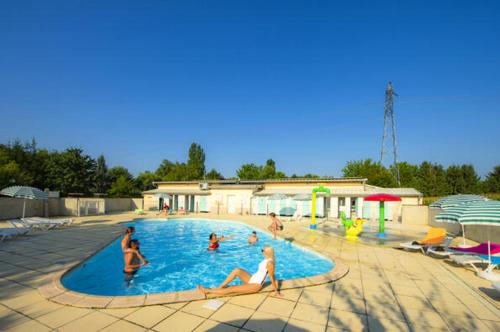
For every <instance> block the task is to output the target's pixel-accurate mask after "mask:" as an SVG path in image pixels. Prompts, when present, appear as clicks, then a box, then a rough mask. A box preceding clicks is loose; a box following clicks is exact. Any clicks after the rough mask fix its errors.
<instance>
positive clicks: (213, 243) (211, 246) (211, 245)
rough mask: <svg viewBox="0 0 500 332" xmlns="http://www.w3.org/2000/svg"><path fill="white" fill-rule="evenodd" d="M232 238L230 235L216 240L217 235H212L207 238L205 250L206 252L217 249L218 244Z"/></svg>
mask: <svg viewBox="0 0 500 332" xmlns="http://www.w3.org/2000/svg"><path fill="white" fill-rule="evenodd" d="M233 237H234V235H230V236H228V237H224V235H222V237H220V238H218V237H217V234H215V233H212V234H210V236H209V237H208V248H207V250H208V251H214V250H215V249H217V248H219V242H224V241H227V240H229V239H232V238H233Z"/></svg>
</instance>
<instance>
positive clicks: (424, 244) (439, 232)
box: [399, 227, 446, 254]
mask: <svg viewBox="0 0 500 332" xmlns="http://www.w3.org/2000/svg"><path fill="white" fill-rule="evenodd" d="M445 237H446V229H444V228H435V227H432V228H431V229H429V231H428V232H427V235H426V236H425V238H423V239H422V240H418V241H413V242H403V243H400V244H399V246H400V247H401V248H403V249H404V250H414V251H418V250H421V251H422V253H424V254H425V252H426V249H433V248H435V247H437V246H439V245H442V244H443V241H444V239H445Z"/></svg>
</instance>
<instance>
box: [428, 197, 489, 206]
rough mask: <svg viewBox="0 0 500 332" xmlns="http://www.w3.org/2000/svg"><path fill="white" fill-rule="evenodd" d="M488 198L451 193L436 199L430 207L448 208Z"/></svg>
mask: <svg viewBox="0 0 500 332" xmlns="http://www.w3.org/2000/svg"><path fill="white" fill-rule="evenodd" d="M487 200H488V199H487V198H486V197H483V196H480V195H451V196H446V197H443V198H441V199H439V200H437V201H435V202H434V203H432V204H430V205H429V207H430V208H433V209H448V208H452V207H455V206H458V205H460V204H464V203H472V202H482V201H487Z"/></svg>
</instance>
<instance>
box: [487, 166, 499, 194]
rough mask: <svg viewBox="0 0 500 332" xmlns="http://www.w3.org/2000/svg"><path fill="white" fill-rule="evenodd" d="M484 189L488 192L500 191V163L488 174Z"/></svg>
mask: <svg viewBox="0 0 500 332" xmlns="http://www.w3.org/2000/svg"><path fill="white" fill-rule="evenodd" d="M484 191H485V192H487V193H500V165H497V166H495V168H493V170H492V171H491V172H489V173H488V175H487V176H486V179H485V180H484Z"/></svg>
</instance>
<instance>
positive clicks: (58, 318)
mask: <svg viewBox="0 0 500 332" xmlns="http://www.w3.org/2000/svg"><path fill="white" fill-rule="evenodd" d="M91 312H92V310H90V309H83V308H74V307H63V308H61V309H58V310H54V311H52V312H50V313H48V314H45V315H42V316H40V317H38V318H37V320H38V321H40V322H41V323H43V324H45V325H47V326H50V327H52V328H58V327H60V326H62V325H64V324H67V323H69V322H71V321H74V320H76V319H78V318H80V317H82V316H84V315H88V314H89V313H91Z"/></svg>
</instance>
